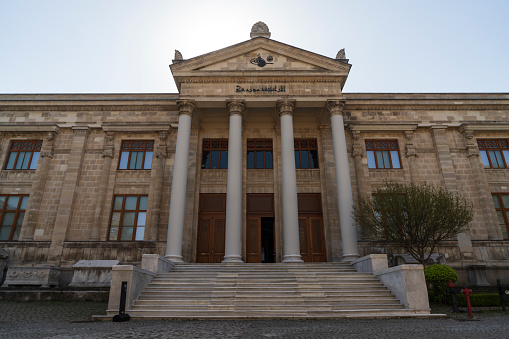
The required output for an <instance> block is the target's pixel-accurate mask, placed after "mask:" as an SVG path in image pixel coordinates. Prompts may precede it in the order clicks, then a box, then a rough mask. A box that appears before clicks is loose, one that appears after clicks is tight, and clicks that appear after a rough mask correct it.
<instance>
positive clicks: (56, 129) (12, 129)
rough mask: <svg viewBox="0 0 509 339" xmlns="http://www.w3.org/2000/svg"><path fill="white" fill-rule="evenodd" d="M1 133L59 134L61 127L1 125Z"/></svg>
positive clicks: (54, 125)
mask: <svg viewBox="0 0 509 339" xmlns="http://www.w3.org/2000/svg"><path fill="white" fill-rule="evenodd" d="M0 132H23V133H26V132H33V133H41V132H55V133H58V132H59V127H58V126H57V125H56V124H47V125H45V124H37V125H31V124H23V125H18V124H0Z"/></svg>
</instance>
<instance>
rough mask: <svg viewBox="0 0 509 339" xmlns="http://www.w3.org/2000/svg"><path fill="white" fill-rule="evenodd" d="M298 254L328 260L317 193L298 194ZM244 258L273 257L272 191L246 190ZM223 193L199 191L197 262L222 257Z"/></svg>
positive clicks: (268, 260)
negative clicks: (251, 192)
mask: <svg viewBox="0 0 509 339" xmlns="http://www.w3.org/2000/svg"><path fill="white" fill-rule="evenodd" d="M298 205H299V240H300V254H301V256H302V260H304V261H305V262H324V261H326V260H327V257H326V251H325V236H324V229H323V216H322V204H321V197H320V194H299V195H298ZM246 210H247V214H246V233H245V234H246V258H245V260H246V262H248V263H262V262H263V263H272V262H275V261H276V243H277V242H276V241H275V240H276V236H275V230H274V229H275V225H274V220H275V218H274V216H275V213H274V195H273V194H248V195H247V206H246ZM225 224H226V194H200V211H199V218H198V234H197V246H196V247H197V250H196V262H198V263H220V262H221V261H222V260H223V258H224V247H225Z"/></svg>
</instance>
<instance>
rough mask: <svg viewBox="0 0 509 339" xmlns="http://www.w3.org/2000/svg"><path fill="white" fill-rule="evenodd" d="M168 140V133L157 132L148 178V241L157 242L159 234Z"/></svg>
mask: <svg viewBox="0 0 509 339" xmlns="http://www.w3.org/2000/svg"><path fill="white" fill-rule="evenodd" d="M167 139H168V132H167V131H163V132H159V146H157V149H156V150H155V166H153V167H152V172H151V178H150V189H149V191H150V192H151V193H152V204H151V206H150V208H151V213H150V224H149V225H148V227H149V229H148V232H147V233H148V235H147V236H146V238H147V239H148V240H149V241H157V240H159V239H158V234H159V218H160V215H161V199H162V196H163V184H164V164H165V162H166V158H167V157H168V147H167V146H166V142H167Z"/></svg>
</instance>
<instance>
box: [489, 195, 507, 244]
mask: <svg viewBox="0 0 509 339" xmlns="http://www.w3.org/2000/svg"><path fill="white" fill-rule="evenodd" d="M503 195H506V196H508V197H509V193H491V197H492V199H493V203H494V205H495V211H496V212H502V216H503V217H504V223H505V228H506V233H507V234H506V235H505V236H504V231H502V236H503V238H504V239H506V240H507V239H509V204H508V206H505V205H504V199H503V198H502V196H503ZM494 197H497V200H498V202H499V205H500V207H498V208H497V204H496V203H495V200H494ZM508 200H509V199H508ZM497 220H498V221H499V226H502V224H501V223H500V219H499V218H498V213H497Z"/></svg>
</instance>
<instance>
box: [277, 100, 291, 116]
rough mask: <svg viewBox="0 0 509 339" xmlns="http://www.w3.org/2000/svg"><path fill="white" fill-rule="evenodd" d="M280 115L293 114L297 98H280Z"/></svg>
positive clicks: (278, 107) (278, 105) (278, 104)
mask: <svg viewBox="0 0 509 339" xmlns="http://www.w3.org/2000/svg"><path fill="white" fill-rule="evenodd" d="M276 107H277V110H278V112H279V116H284V115H290V116H292V115H293V109H294V108H295V100H290V99H280V100H278V101H277V103H276Z"/></svg>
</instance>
